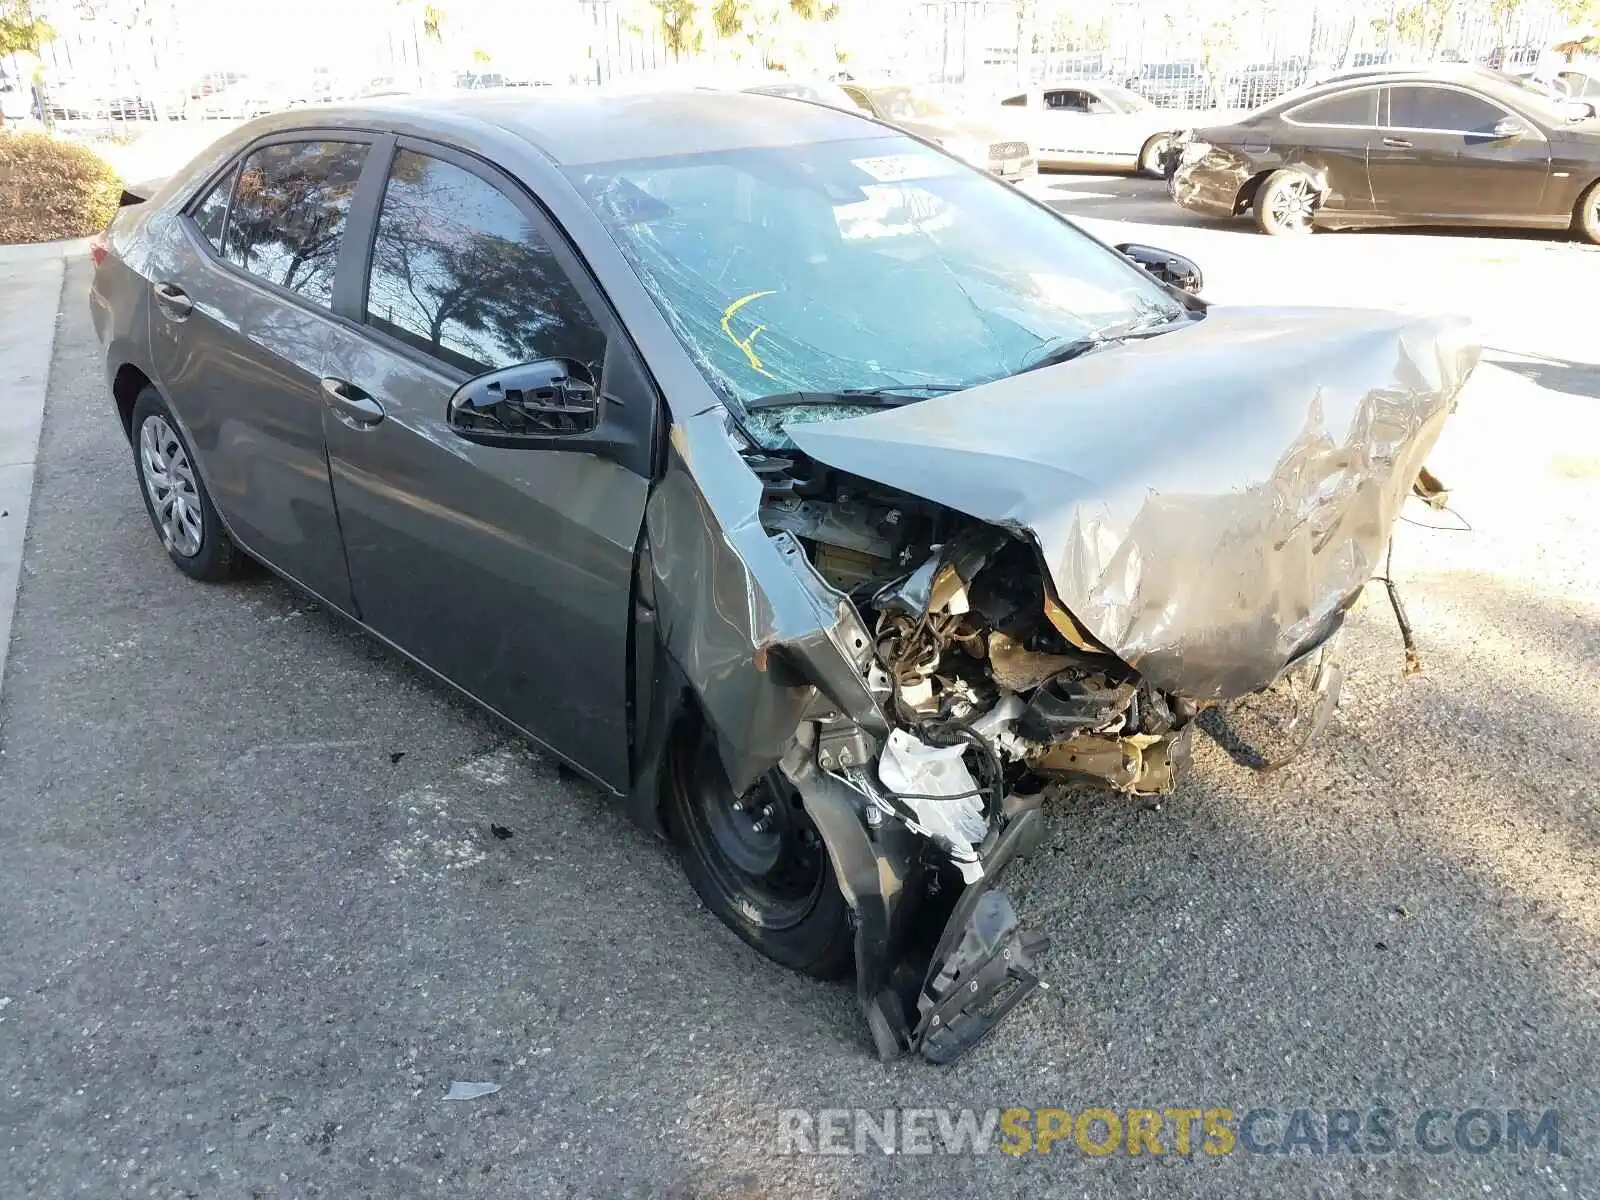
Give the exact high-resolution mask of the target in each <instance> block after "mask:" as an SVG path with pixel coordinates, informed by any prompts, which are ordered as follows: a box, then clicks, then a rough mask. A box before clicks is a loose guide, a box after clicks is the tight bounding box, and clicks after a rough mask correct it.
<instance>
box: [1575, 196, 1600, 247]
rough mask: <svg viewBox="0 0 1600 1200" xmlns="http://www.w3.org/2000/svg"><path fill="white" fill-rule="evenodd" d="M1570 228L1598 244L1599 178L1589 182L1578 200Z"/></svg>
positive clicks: (1599, 225) (1599, 244) (1599, 222)
mask: <svg viewBox="0 0 1600 1200" xmlns="http://www.w3.org/2000/svg"><path fill="white" fill-rule="evenodd" d="M1572 229H1573V232H1574V233H1576V234H1577V235H1578V236H1579V237H1581V238H1583V239H1584V240H1585V241H1587V242H1590V243H1592V244H1594V245H1597V246H1600V180H1597V181H1596V182H1594V183H1591V184H1590V185H1589V187H1588V190H1587V191H1585V192H1584V193H1583V198H1582V199H1581V200H1579V201H1578V211H1577V212H1576V213H1574V214H1573V217H1572Z"/></svg>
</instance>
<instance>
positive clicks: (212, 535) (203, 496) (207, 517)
mask: <svg viewBox="0 0 1600 1200" xmlns="http://www.w3.org/2000/svg"><path fill="white" fill-rule="evenodd" d="M132 428H133V466H134V470H135V472H137V474H138V476H139V494H140V495H141V496H143V497H144V508H145V512H147V513H148V514H149V515H150V523H151V524H152V525H154V526H155V530H156V536H157V537H159V538H160V539H161V544H162V546H163V547H165V549H166V551H167V557H168V558H170V559H172V564H173V566H175V567H177V568H178V570H180V571H182V572H183V573H184V574H185V575H187V576H189V578H191V579H198V580H201V581H203V582H206V583H218V582H221V581H222V580H225V579H232V578H235V577H236V576H237V575H238V574H239V573H240V571H241V570H242V569H243V567H244V562H245V558H244V555H243V554H241V553H240V552H239V548H238V547H237V546H235V545H234V544H233V539H232V538H230V537H229V536H228V532H227V530H225V529H223V527H222V520H221V518H219V517H218V516H217V510H216V508H215V507H214V506H213V505H212V503H211V496H210V494H209V493H208V492H207V491H206V485H205V484H204V483H203V482H202V481H201V479H200V472H199V469H198V468H197V467H196V466H195V462H194V451H192V450H191V449H190V448H189V444H188V442H186V441H184V438H183V434H182V433H181V432H179V429H178V422H177V420H176V418H174V417H173V415H172V410H171V409H169V408H168V407H167V402H166V401H165V400H163V399H162V398H161V393H159V392H157V391H156V390H155V388H145V390H144V391H142V392H140V393H139V398H138V400H137V401H135V403H134V406H133V426H132Z"/></svg>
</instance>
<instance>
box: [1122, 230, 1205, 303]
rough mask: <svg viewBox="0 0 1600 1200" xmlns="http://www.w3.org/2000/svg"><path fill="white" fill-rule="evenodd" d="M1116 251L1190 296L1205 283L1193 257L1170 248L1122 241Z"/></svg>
mask: <svg viewBox="0 0 1600 1200" xmlns="http://www.w3.org/2000/svg"><path fill="white" fill-rule="evenodd" d="M1117 253H1119V254H1121V255H1122V256H1123V257H1124V258H1127V259H1129V260H1130V261H1132V262H1133V263H1134V264H1135V265H1137V266H1140V267H1143V268H1144V269H1145V270H1146V271H1148V272H1150V274H1151V275H1154V276H1155V277H1156V278H1157V279H1159V280H1160V281H1161V282H1162V283H1164V284H1166V285H1167V286H1169V287H1175V288H1177V289H1178V290H1179V291H1181V292H1188V293H1189V294H1190V295H1192V296H1198V295H1199V294H1200V289H1201V288H1203V287H1205V285H1206V280H1205V276H1204V275H1203V274H1201V271H1200V268H1199V266H1197V265H1196V264H1195V262H1194V260H1193V259H1189V258H1185V257H1184V256H1183V255H1181V254H1174V253H1173V252H1172V251H1170V250H1161V249H1158V248H1157V247H1155V246H1143V245H1140V244H1139V243H1137V242H1124V243H1122V244H1121V245H1120V246H1118V247H1117Z"/></svg>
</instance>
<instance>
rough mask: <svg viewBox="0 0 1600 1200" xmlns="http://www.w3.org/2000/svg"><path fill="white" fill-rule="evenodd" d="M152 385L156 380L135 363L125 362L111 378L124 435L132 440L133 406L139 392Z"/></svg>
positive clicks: (112, 394)
mask: <svg viewBox="0 0 1600 1200" xmlns="http://www.w3.org/2000/svg"><path fill="white" fill-rule="evenodd" d="M151 387H155V383H154V381H153V380H151V378H150V376H148V375H146V374H145V373H144V371H142V370H141V369H140V368H139V367H137V366H135V365H134V364H133V363H123V364H122V365H121V366H120V367H118V368H117V370H116V374H115V375H113V376H112V378H111V396H112V398H113V399H114V400H115V401H116V404H117V416H118V417H120V418H121V420H122V432H123V435H124V436H125V437H127V439H128V441H130V442H132V441H133V406H134V405H135V404H137V403H138V402H139V394H140V393H141V392H143V391H144V390H145V389H146V388H151ZM158 390H159V389H158Z"/></svg>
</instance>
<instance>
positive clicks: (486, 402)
mask: <svg viewBox="0 0 1600 1200" xmlns="http://www.w3.org/2000/svg"><path fill="white" fill-rule="evenodd" d="M448 420H449V423H450V428H451V429H453V430H454V431H455V432H456V433H458V434H459V435H461V436H462V437H464V438H466V439H467V440H468V441H471V442H478V443H481V444H482V445H486V446H517V445H526V444H529V443H531V442H533V441H536V440H537V441H539V442H543V441H544V439H547V438H551V437H571V436H574V435H578V434H585V433H592V432H593V431H594V429H595V427H596V426H597V425H599V423H600V397H599V393H598V391H597V390H596V388H595V381H594V376H593V375H592V374H591V373H590V371H589V368H588V367H586V366H584V365H583V364H582V363H580V362H577V361H576V360H574V359H570V358H543V359H540V360H539V361H537V362H530V363H519V364H517V365H516V366H514V367H502V368H501V369H500V370H498V371H490V372H489V373H488V374H487V375H479V376H477V377H476V378H474V379H469V380H467V382H466V383H464V384H462V385H461V386H460V387H459V388H457V389H456V392H455V395H453V396H451V397H450V408H449V415H448Z"/></svg>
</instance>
